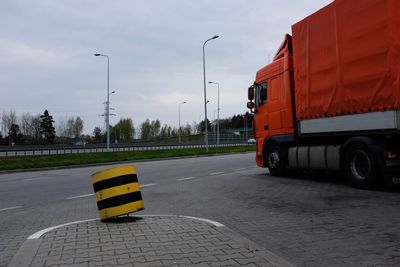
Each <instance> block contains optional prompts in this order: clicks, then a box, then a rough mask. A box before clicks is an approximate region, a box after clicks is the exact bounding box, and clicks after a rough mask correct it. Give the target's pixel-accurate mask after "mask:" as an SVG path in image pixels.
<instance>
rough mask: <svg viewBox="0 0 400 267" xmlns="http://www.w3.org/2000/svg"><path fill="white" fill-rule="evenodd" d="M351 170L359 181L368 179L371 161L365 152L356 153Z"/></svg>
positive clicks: (358, 151)
mask: <svg viewBox="0 0 400 267" xmlns="http://www.w3.org/2000/svg"><path fill="white" fill-rule="evenodd" d="M350 170H351V173H352V175H353V177H355V178H356V179H358V180H365V179H367V176H368V174H369V173H370V171H371V161H370V158H369V156H368V154H367V153H366V152H365V151H363V150H357V151H355V153H354V156H353V158H352V159H351V162H350Z"/></svg>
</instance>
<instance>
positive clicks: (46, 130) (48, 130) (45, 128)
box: [40, 109, 56, 144]
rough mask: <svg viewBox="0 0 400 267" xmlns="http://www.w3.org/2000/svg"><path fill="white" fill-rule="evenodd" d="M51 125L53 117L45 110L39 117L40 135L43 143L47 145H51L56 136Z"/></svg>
mask: <svg viewBox="0 0 400 267" xmlns="http://www.w3.org/2000/svg"><path fill="white" fill-rule="evenodd" d="M53 123H54V120H53V117H52V116H51V115H50V114H49V112H48V111H47V109H46V110H45V111H44V113H43V115H41V116H40V133H41V135H42V136H43V137H44V139H45V142H46V143H48V144H53V143H54V138H55V136H56V130H55V128H54V126H53Z"/></svg>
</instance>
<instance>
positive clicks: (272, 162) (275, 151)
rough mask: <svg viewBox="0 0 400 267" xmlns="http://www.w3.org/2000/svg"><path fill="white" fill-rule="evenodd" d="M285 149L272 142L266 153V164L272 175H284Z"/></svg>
mask: <svg viewBox="0 0 400 267" xmlns="http://www.w3.org/2000/svg"><path fill="white" fill-rule="evenodd" d="M286 158H287V150H286V148H284V147H283V146H282V145H279V144H276V143H275V144H272V145H270V146H269V148H268V150H267V153H266V159H265V160H266V163H267V164H266V165H267V167H268V169H269V172H270V173H271V174H272V175H273V176H284V175H285V173H286V166H285V164H286Z"/></svg>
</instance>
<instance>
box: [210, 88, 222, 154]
mask: <svg viewBox="0 0 400 267" xmlns="http://www.w3.org/2000/svg"><path fill="white" fill-rule="evenodd" d="M208 83H212V84H216V85H217V86H218V107H217V110H218V113H217V114H218V115H217V146H219V83H217V82H208Z"/></svg>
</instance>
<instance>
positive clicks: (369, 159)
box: [344, 144, 379, 189]
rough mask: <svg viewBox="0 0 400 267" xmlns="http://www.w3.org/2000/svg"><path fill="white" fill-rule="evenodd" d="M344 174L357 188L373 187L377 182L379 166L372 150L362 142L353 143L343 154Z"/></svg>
mask: <svg viewBox="0 0 400 267" xmlns="http://www.w3.org/2000/svg"><path fill="white" fill-rule="evenodd" d="M344 167H345V174H346V176H347V178H348V180H349V181H350V183H351V184H352V185H353V186H354V187H357V188H361V189H373V188H376V187H377V186H378V184H379V167H378V163H377V160H376V159H375V156H374V153H373V151H371V150H370V149H368V146H366V145H364V144H354V145H352V146H351V147H350V148H349V149H348V150H347V152H346V155H345V162H344Z"/></svg>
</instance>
